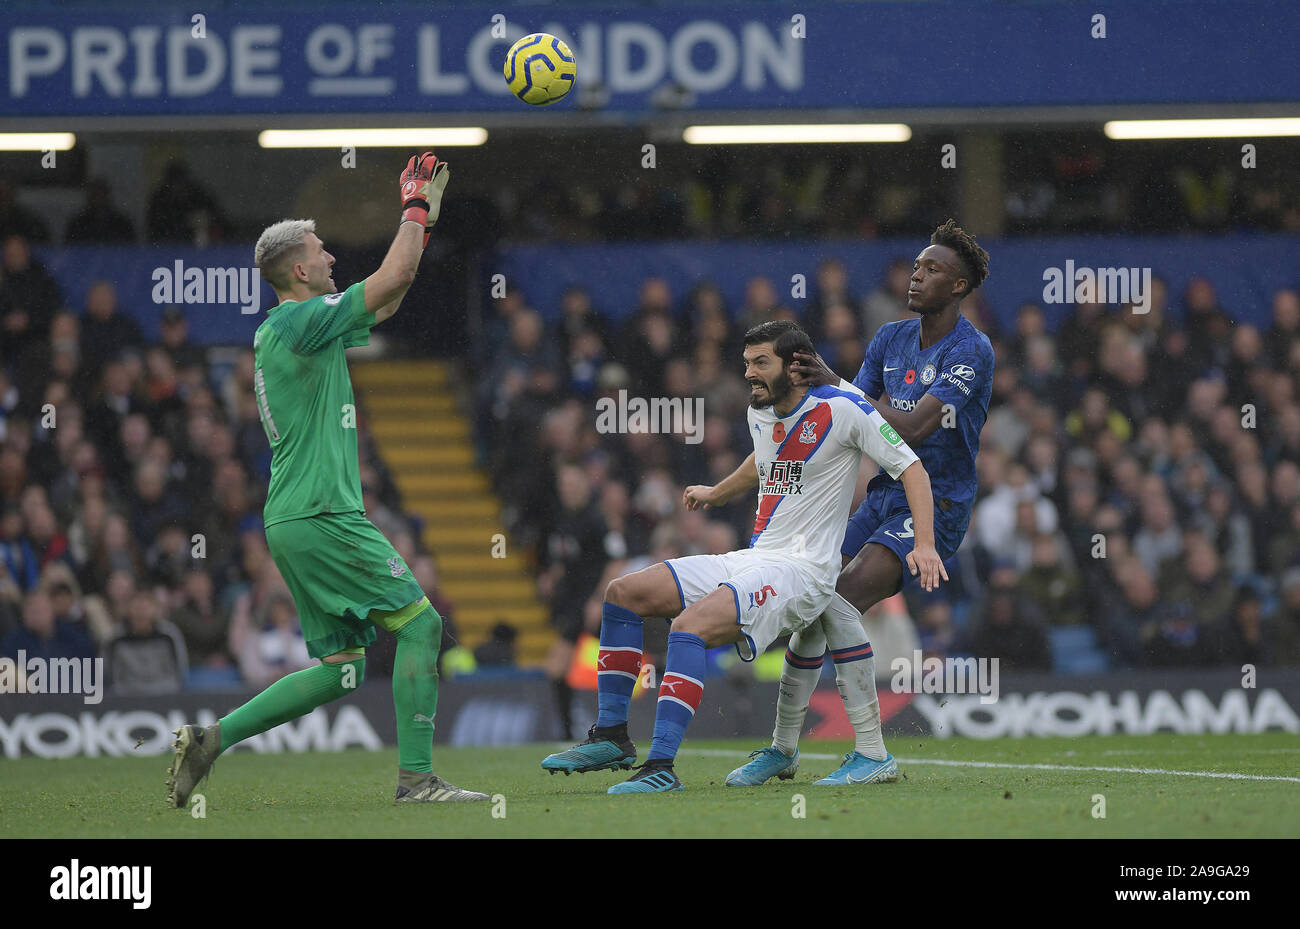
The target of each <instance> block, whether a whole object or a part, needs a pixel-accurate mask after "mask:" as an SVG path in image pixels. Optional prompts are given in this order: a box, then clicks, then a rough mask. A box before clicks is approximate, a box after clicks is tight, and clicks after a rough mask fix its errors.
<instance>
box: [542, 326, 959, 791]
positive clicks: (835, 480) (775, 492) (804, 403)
mask: <svg viewBox="0 0 1300 929" xmlns="http://www.w3.org/2000/svg"><path fill="white" fill-rule="evenodd" d="M744 341H745V377H746V379H747V380H748V381H749V383H750V385H751V394H750V409H749V427H750V436H751V437H752V438H753V440H754V454H753V456H751V458H750V459H749V461H748V462H747V464H746V466H742V470H741V471H738V472H737V473H736V474H733V475H732V476H731V477H728V478H727V479H726V480H724V481H722V482H721V483H719V484H718V485H717V486H716V487H699V486H695V487H688V488H687V489H686V492H685V495H684V497H685V499H684V502H685V503H686V505H687V506H689V507H691V508H692V509H693V508H695V507H697V506H700V505H705V504H707V505H719V504H722V503H725V502H726V501H727V500H729V499H731V498H732V497H734V496H735V495H736V494H737V493H739V492H741V491H742V490H744V489H746V488H749V487H753V486H754V484H755V483H756V482H757V483H758V485H759V486H758V493H759V498H758V499H759V504H758V512H757V516H756V519H755V521H754V535H753V538H752V539H751V540H750V547H749V548H748V549H744V550H741V551H735V552H728V553H726V554H724V555H693V556H690V557H687V558H674V559H671V560H669V561H666V562H663V563H660V564H656V565H651V566H650V567H648V568H645V569H643V570H641V571H637V572H636V573H634V574H630V575H627V576H625V577H620V578H616V579H615V580H613V581H611V582H610V584H609V587H608V588H607V589H606V592H605V603H604V607H603V610H602V614H601V628H600V660H599V667H598V674H597V682H598V706H599V715H598V716H597V719H596V723H595V725H593V726H592V728H591V731H590V732H589V733H588V738H587V741H585V742H583V743H581V744H580V745H576V746H574V747H573V748H571V749H569V750H568V751H565V752H560V753H558V754H555V755H550V756H548V757H547V758H546V759H545V760H544V761H543V762H542V767H543V768H545V769H546V770H549V771H551V772H552V773H555V772H557V771H564V772H565V773H566V774H571V773H572V772H574V771H578V772H586V771H596V770H601V769H606V768H624V769H625V768H630V767H631V766H632V763H633V762H634V761H636V747H635V746H634V745H633V744H632V742H631V740H630V739H629V738H628V735H627V711H628V705H629V703H630V702H631V698H632V690H633V688H634V687H635V686H636V683H637V678H638V676H639V673H640V669H641V641H642V636H641V625H642V621H643V619H644V618H646V617H669V616H676V619H674V620H673V623H672V631H671V632H669V634H668V656H667V659H666V662H665V668H664V675H663V680H662V681H661V683H660V686H659V701H658V704H657V707H656V713H655V728H654V738H653V741H652V743H651V747H650V754H649V756H648V758H647V760H646V762H645V763H644V764H642V765H641V766H640V769H639V771H638V773H637V774H636V775H635V776H633V777H632V778H631V779H630V780H628V781H625V782H623V783H621V784H615V785H614V786H613V787H611V788H610V789H609V792H610V793H617V794H622V793H659V792H663V791H670V790H681V789H682V782H681V781H680V780H679V779H678V778H677V775H676V774H675V773H674V771H673V760H674V758H675V757H676V755H677V750H678V748H679V747H680V745H681V742H682V737H683V735H684V734H685V732H686V727H687V725H688V724H689V723H690V721H691V719H692V717H694V715H695V711H696V709H697V708H698V707H699V705H700V698H701V697H702V696H703V693H704V684H703V677H704V653H705V650H706V649H708V648H714V647H716V646H719V645H726V644H730V643H735V645H736V649H737V651H738V652H739V653H740V656H741V658H743V659H744V660H746V661H752V660H753V659H754V657H755V656H757V655H758V654H760V653H761V652H763V651H764V650H765V649H766V648H767V647H768V646H769V645H770V644H771V643H772V642H773V641H774V640H775V639H776V638H777V637H778V636H781V635H783V634H786V633H791V632H795V631H798V630H799V629H801V628H803V627H804V626H805V625H807V624H808V623H810V622H814V621H816V620H817V619H818V618H819V617H822V615H823V613H824V612H825V611H826V607H827V605H828V604H829V603H830V601H831V599H832V598H833V597H835V596H836V593H835V583H836V579H837V577H838V575H839V568H840V560H839V548H840V543H841V542H842V540H843V536H844V524H845V522H846V521H847V519H848V515H849V505H850V504H851V503H852V498H853V491H854V488H855V486H856V483H857V476H858V468H859V463H860V460H861V457H862V455H863V454H867V455H869V456H870V457H871V458H872V459H873V460H874V461H876V462H877V463H878V464H880V465H881V466H882V467H883V468H884V469H885V471H886V472H887V473H889V474H890V475H891V476H892V477H894V478H897V479H898V480H899V481H901V483H902V485H903V487H904V489H905V491H906V494H907V499H908V501H909V502H910V504H911V505H912V511H913V513H916V514H918V516H917V517H916V519H915V522H914V531H915V548H914V549H913V551H912V552H911V553H910V554H909V556H908V561H909V567H911V568H912V569H913V571H914V572H916V573H918V574H919V575H920V578H921V582H922V585H923V586H925V587H926V588H927V589H930V588H932V587H934V586H937V585H938V582H939V577H940V575H941V572H942V565H941V564H940V561H939V555H938V553H937V552H936V551H935V547H934V526H933V513H934V502H933V497H932V495H931V492H930V479H929V476H928V475H927V474H926V472H925V468H924V467H923V466H922V465H921V463H920V461H919V460H918V459H917V457H916V455H915V454H914V453H913V452H912V450H911V449H910V448H908V447H907V445H906V444H905V443H904V442H903V440H902V439H901V438H899V436H898V433H897V432H895V431H894V429H893V427H891V426H890V425H889V424H888V423H887V422H885V420H884V418H883V417H881V415H880V413H878V412H877V411H876V409H875V407H873V406H872V404H871V403H870V401H868V400H866V399H865V398H864V397H862V396H861V395H859V394H854V393H851V392H849V391H845V390H840V389H839V388H838V387H812V388H809V387H806V386H805V387H796V386H794V384H793V383H792V382H791V380H790V365H791V364H792V363H793V362H794V355H795V353H796V352H807V351H809V350H810V348H811V342H810V341H809V339H808V336H807V335H806V334H805V333H804V332H803V330H801V329H800V328H799V327H798V326H796V325H795V324H794V323H791V322H785V321H774V322H769V323H764V324H763V325H761V326H756V327H754V328H753V329H751V330H750V331H749V332H747V333H746V334H745V340H744ZM745 467H748V468H749V471H748V473H747V474H746V473H744V468H745ZM850 625H851V626H852V629H847V628H846V629H845V630H843V634H842V635H839V636H837V640H840V641H844V640H849V641H851V642H852V647H856V648H865V649H869V648H870V645H869V644H868V643H867V637H866V633H865V632H864V631H863V629H862V624H861V623H860V622H858V621H857V620H856V618H855V620H854V621H853V622H852V623H851V624H850Z"/></svg>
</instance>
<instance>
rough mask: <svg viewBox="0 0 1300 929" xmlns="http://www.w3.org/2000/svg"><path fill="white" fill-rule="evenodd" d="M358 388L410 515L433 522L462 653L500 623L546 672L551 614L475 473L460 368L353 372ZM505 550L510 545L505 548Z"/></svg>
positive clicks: (427, 529)
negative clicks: (498, 554) (497, 541)
mask: <svg viewBox="0 0 1300 929" xmlns="http://www.w3.org/2000/svg"><path fill="white" fill-rule="evenodd" d="M350 367H351V370H352V383H353V388H354V390H355V392H356V394H357V397H358V401H359V405H360V407H361V409H362V410H364V412H365V414H366V418H367V422H368V424H369V427H370V432H371V434H372V435H373V436H374V439H375V445H376V447H377V449H378V451H379V454H380V455H381V456H382V457H383V460H384V462H385V463H386V464H387V465H388V468H389V470H390V471H391V472H392V475H393V480H394V481H396V483H397V487H398V489H399V490H400V491H401V493H402V502H403V504H404V506H405V508H406V509H407V511H409V512H412V513H415V514H417V515H419V517H420V518H421V519H422V520H423V521H424V542H425V544H426V545H427V546H428V548H429V550H430V551H431V552H432V553H433V556H434V560H435V561H436V563H437V566H438V583H439V586H440V588H441V590H442V592H443V594H445V595H446V597H447V599H448V600H450V601H451V603H452V605H453V606H454V607H455V610H454V612H453V614H452V616H453V619H454V621H455V624H456V629H457V634H458V637H459V638H460V641H461V644H463V645H465V646H466V647H468V648H470V649H473V648H475V647H477V646H478V645H479V644H480V643H482V642H485V641H487V639H489V638H490V637H491V631H492V627H493V626H494V625H496V623H498V622H507V623H509V624H510V625H512V626H514V627H515V628H516V629H517V630H518V631H519V635H518V637H517V638H516V639H515V645H516V651H517V659H518V663H519V664H520V665H521V666H529V665H538V664H540V663H541V662H542V660H543V658H544V657H545V656H546V652H547V649H548V648H549V647H550V644H551V642H552V640H553V638H554V630H553V629H552V628H551V625H550V623H549V622H548V619H547V611H546V607H545V606H544V605H543V604H542V603H541V602H540V601H539V600H538V599H537V593H536V582H535V579H534V577H533V574H532V572H531V571H530V570H529V566H528V564H527V562H526V561H525V559H524V558H522V557H520V555H519V554H518V553H516V552H515V551H514V550H513V547H512V545H511V544H510V542H509V541H508V540H507V541H506V542H505V548H504V551H505V557H504V558H493V557H492V554H493V548H494V544H493V537H494V536H495V535H496V534H497V533H501V532H503V529H502V528H501V506H500V503H499V501H498V500H497V498H496V496H495V495H494V493H493V492H492V487H491V485H490V484H489V482H488V478H487V475H486V474H484V473H483V472H482V471H480V470H479V469H478V468H477V467H476V466H475V464H474V457H475V455H474V442H473V439H472V438H471V430H470V423H469V421H468V420H467V419H466V417H465V416H464V414H463V413H462V412H461V407H460V405H459V403H458V401H457V394H456V390H455V385H454V382H453V379H452V376H453V375H452V370H451V368H450V366H449V365H448V364H447V363H445V362H441V361H376V362H353V363H352V364H351V366H350ZM495 547H496V548H497V549H498V551H500V549H501V546H499V545H498V546H495Z"/></svg>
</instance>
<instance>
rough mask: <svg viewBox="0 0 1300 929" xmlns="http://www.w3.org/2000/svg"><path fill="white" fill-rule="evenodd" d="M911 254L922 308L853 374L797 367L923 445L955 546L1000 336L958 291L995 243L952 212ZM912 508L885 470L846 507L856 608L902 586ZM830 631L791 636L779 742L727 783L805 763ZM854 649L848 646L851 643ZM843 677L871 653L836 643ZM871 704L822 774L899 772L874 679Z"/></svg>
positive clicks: (748, 781)
mask: <svg viewBox="0 0 1300 929" xmlns="http://www.w3.org/2000/svg"><path fill="white" fill-rule="evenodd" d="M930 243H931V244H930V245H929V246H928V247H927V248H925V249H924V250H922V252H921V253H920V254H919V255H918V256H917V257H916V261H915V262H914V263H913V266H912V280H911V287H910V289H909V290H908V292H907V307H908V309H909V310H911V311H912V312H914V313H916V314H917V315H918V317H919V318H917V319H908V320H902V321H898V322H891V323H886V324H885V325H883V326H881V327H880V329H879V331H877V332H876V334H875V337H874V338H873V339H872V340H871V344H870V345H869V346H868V347H867V353H866V360H865V361H864V362H863V364H862V370H860V371H859V372H858V376H857V377H856V378H854V380H853V384H852V385H849V384H847V383H846V382H844V381H841V380H840V379H839V378H838V377H837V376H836V375H835V374H834V373H833V372H832V371H831V370H830V369H829V368H828V367H827V366H826V364H825V362H823V361H822V359H821V357H820V356H811V357H809V356H800V355H796V356H795V357H796V360H797V361H799V362H800V364H799V365H797V366H792V369H791V370H792V371H794V372H796V373H797V374H799V375H801V376H802V377H803V378H804V379H805V383H809V384H812V385H822V384H832V385H834V384H838V385H839V386H840V387H841V388H843V389H852V388H856V389H858V390H861V391H862V393H864V394H865V395H866V396H867V397H868V398H870V399H871V400H872V402H873V404H874V405H875V407H876V409H878V410H879V411H880V413H881V415H882V416H883V417H884V418H885V420H886V421H887V422H888V423H889V424H890V425H891V426H893V427H894V429H895V430H897V432H898V434H899V435H900V436H902V438H903V441H904V442H906V443H907V444H908V445H909V446H911V448H912V449H913V450H914V451H915V452H916V454H917V456H918V457H919V458H920V459H921V462H922V464H923V465H924V466H925V469H926V471H927V472H928V473H929V475H930V481H931V484H932V486H933V488H934V501H935V504H934V505H935V513H934V540H935V547H936V549H937V550H938V552H939V557H940V558H942V559H944V560H947V559H948V558H950V557H952V555H953V553H954V552H956V550H957V547H958V546H959V545H960V544H961V541H962V538H963V537H964V536H965V534H966V529H967V528H968V527H969V525H970V515H971V508H972V507H973V505H974V502H975V490H976V479H975V456H976V455H977V454H978V452H979V436H980V430H981V429H982V428H983V426H984V420H985V418H986V417H987V414H988V406H989V396H990V394H991V393H992V390H993V347H992V346H991V345H990V344H989V340H988V337H987V336H985V335H984V333H982V332H980V331H979V330H978V329H976V328H975V326H974V325H972V324H971V322H970V320H968V319H966V317H964V316H963V315H962V314H961V301H962V299H963V298H964V297H966V296H967V295H969V294H970V292H971V291H973V290H974V289H975V288H976V287H978V286H979V285H980V284H982V283H983V282H984V279H985V278H986V277H987V276H988V258H989V256H988V252H986V251H985V250H984V249H983V248H981V247H980V246H979V245H978V244H977V243H976V242H975V239H974V237H973V236H971V235H970V234H968V233H966V232H965V231H963V230H962V229H961V228H960V227H959V226H958V225H957V224H956V223H954V222H953V221H952V220H951V219H950V220H948V222H946V223H944V224H943V225H942V226H940V227H939V228H938V229H937V230H935V232H934V234H933V235H932V236H931V237H930ZM912 535H913V533H912V514H911V511H910V510H909V509H908V506H907V501H906V500H905V499H904V497H903V491H902V488H901V487H900V486H899V483H898V481H896V480H893V479H892V478H890V477H889V475H888V474H885V473H884V472H883V471H881V472H880V473H878V474H877V475H876V476H875V478H873V479H872V481H871V483H870V484H869V485H868V487H867V495H866V499H864V500H863V502H862V505H861V506H860V507H859V508H858V510H857V512H855V513H854V514H853V515H852V516H851V517H850V518H849V524H848V529H847V531H846V532H845V534H844V544H843V546H842V547H841V550H840V553H841V556H842V564H843V568H842V570H841V573H840V576H839V579H838V581H837V582H836V588H835V589H836V592H837V593H838V594H840V596H841V597H843V599H844V600H846V601H848V604H851V606H852V608H853V609H856V610H858V611H859V612H861V611H865V610H867V609H868V608H869V607H871V606H872V605H873V604H875V603H878V602H879V601H881V600H883V599H885V598H886V597H889V596H891V595H893V594H894V593H896V592H897V591H899V590H900V589H902V585H903V582H904V580H905V579H907V576H908V572H907V571H905V570H904V566H905V565H906V560H905V559H906V557H907V553H908V552H909V551H911V549H912ZM826 646H827V643H826V638H825V635H824V632H823V626H822V624H820V623H813V624H811V625H809V626H807V627H805V628H804V629H802V630H801V631H800V632H798V633H796V634H795V635H794V636H792V637H791V639H790V645H789V648H788V649H787V651H786V660H785V666H784V668H783V670H782V675H781V688H780V693H779V697H778V700H777V718H776V729H775V731H774V732H773V739H772V746H771V747H770V748H765V749H761V750H760V751H757V752H755V753H754V754H753V755H752V756H751V757H752V758H753V759H754V760H752V761H750V762H749V763H748V764H746V765H744V766H742V767H740V768H737V769H736V770H735V771H732V772H731V774H730V775H729V776H728V777H727V783H728V784H732V785H752V784H761V783H763V782H764V781H766V780H767V779H768V778H770V777H773V776H776V777H781V778H789V777H793V776H794V773H795V771H797V770H798V767H799V750H798V744H799V741H798V740H799V733H800V731H801V730H802V728H803V722H804V717H805V716H806V714H807V711H808V703H809V700H810V699H811V696H812V692H813V689H814V688H815V687H816V686H817V680H818V678H819V677H820V676H821V668H822V661H823V658H824V657H825V654H824V653H825V651H826ZM846 651H847V650H846ZM831 657H832V659H834V661H835V671H836V677H837V679H838V680H839V682H840V683H841V687H840V690H841V693H844V692H845V690H846V688H845V687H844V686H843V682H844V680H845V678H846V677H847V676H848V675H855V676H860V677H863V678H865V677H870V678H871V680H872V681H873V682H874V678H875V659H874V657H873V656H872V655H871V654H870V650H869V649H868V654H866V655H865V656H862V655H860V654H858V653H853V654H846V655H843V656H841V655H840V654H838V653H837V652H836V651H834V650H832V652H831ZM860 683H861V684H862V685H863V686H864V687H865V689H866V690H867V691H868V692H869V693H870V694H871V700H870V705H869V706H848V705H847V704H846V706H845V709H846V710H847V711H848V714H849V719H850V721H851V722H852V723H853V728H854V732H855V735H856V744H855V746H854V751H853V752H850V753H848V754H847V755H846V756H845V763H844V764H843V765H842V766H841V767H840V768H839V770H837V771H835V772H834V773H833V774H831V775H830V776H829V777H827V778H824V779H823V780H820V781H818V782H817V783H818V784H866V783H877V782H880V781H892V780H895V779H896V778H897V776H898V771H897V765H896V764H895V762H894V759H893V757H892V756H891V755H889V754H888V753H887V752H886V751H885V746H884V740H883V738H882V736H881V731H880V703H879V700H878V699H876V697H875V689H874V683H873V684H872V685H871V686H867V684H866V681H865V680H863V681H860Z"/></svg>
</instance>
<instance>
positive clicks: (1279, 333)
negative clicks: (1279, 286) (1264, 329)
mask: <svg viewBox="0 0 1300 929" xmlns="http://www.w3.org/2000/svg"><path fill="white" fill-rule="evenodd" d="M1297 341H1300V294H1298V293H1296V292H1295V291H1294V290H1290V289H1288V290H1279V291H1278V292H1277V293H1275V294H1274V295H1273V325H1272V326H1271V327H1270V328H1269V330H1268V335H1267V336H1266V337H1265V339H1264V344H1265V345H1266V346H1267V347H1268V353H1269V362H1270V363H1271V365H1272V366H1273V367H1274V368H1276V369H1278V370H1279V371H1286V370H1288V369H1290V370H1294V365H1292V364H1291V349H1292V346H1294V345H1295V344H1296V342H1297Z"/></svg>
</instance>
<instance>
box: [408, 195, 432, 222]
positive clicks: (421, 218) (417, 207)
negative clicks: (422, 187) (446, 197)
mask: <svg viewBox="0 0 1300 929" xmlns="http://www.w3.org/2000/svg"><path fill="white" fill-rule="evenodd" d="M428 221H429V201H428V200H424V199H420V198H416V199H412V200H407V201H406V203H404V204H402V222H404V223H405V222H412V223H419V224H420V225H421V226H423V225H425V224H427V223H428Z"/></svg>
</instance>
